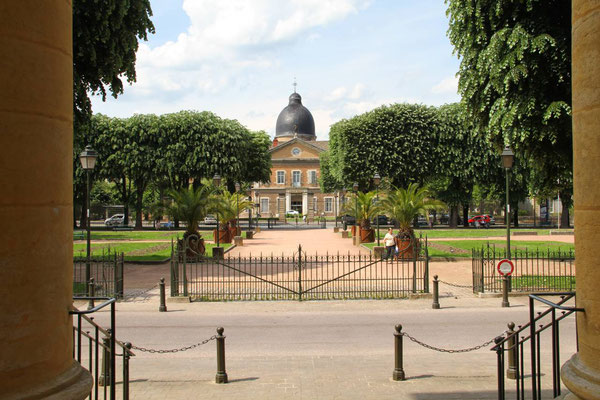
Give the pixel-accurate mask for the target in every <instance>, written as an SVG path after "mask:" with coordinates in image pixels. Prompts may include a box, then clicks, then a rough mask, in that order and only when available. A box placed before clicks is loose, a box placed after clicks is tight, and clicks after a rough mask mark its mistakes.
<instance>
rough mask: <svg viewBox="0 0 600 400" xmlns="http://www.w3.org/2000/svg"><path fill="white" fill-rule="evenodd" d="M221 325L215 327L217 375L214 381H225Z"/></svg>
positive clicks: (223, 337) (223, 342) (226, 380)
mask: <svg viewBox="0 0 600 400" xmlns="http://www.w3.org/2000/svg"><path fill="white" fill-rule="evenodd" d="M223 331H225V329H223V327H219V328H217V375H216V376H215V383H227V382H228V379H227V372H225V336H224V335H223Z"/></svg>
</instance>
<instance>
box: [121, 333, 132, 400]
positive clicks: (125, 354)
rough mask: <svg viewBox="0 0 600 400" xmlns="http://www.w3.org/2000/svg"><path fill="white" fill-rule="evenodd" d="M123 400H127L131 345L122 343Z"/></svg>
mask: <svg viewBox="0 0 600 400" xmlns="http://www.w3.org/2000/svg"><path fill="white" fill-rule="evenodd" d="M123 346H125V348H124V349H123V400H129V359H130V358H131V354H130V352H129V351H130V350H131V343H129V342H125V343H123Z"/></svg>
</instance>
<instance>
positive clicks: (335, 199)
mask: <svg viewBox="0 0 600 400" xmlns="http://www.w3.org/2000/svg"><path fill="white" fill-rule="evenodd" d="M338 196H339V194H338V192H335V198H334V199H333V201H334V203H333V208H334V210H335V211H334V213H335V227H336V228H337V227H338V226H337V220H338V204H337V203H338ZM336 232H337V231H336Z"/></svg>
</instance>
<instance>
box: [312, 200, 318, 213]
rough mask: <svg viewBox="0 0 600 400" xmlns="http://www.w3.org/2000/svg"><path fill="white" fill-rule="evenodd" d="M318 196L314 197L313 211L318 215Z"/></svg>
mask: <svg viewBox="0 0 600 400" xmlns="http://www.w3.org/2000/svg"><path fill="white" fill-rule="evenodd" d="M317 201H318V200H317V196H315V197H313V211H314V212H315V213H316V212H317V211H318V210H319V208H318V204H317Z"/></svg>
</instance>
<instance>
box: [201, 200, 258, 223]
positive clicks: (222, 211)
mask: <svg viewBox="0 0 600 400" xmlns="http://www.w3.org/2000/svg"><path fill="white" fill-rule="evenodd" d="M253 205H254V204H253V203H252V202H251V201H250V200H248V197H247V196H246V195H244V194H241V193H229V192H228V191H224V192H222V193H216V192H215V193H214V194H213V196H212V203H211V212H212V213H215V214H217V215H218V216H219V223H220V224H228V225H230V226H232V225H235V222H236V218H237V217H238V215H239V213H238V212H242V211H244V210H246V209H249V208H252V206H253Z"/></svg>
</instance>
